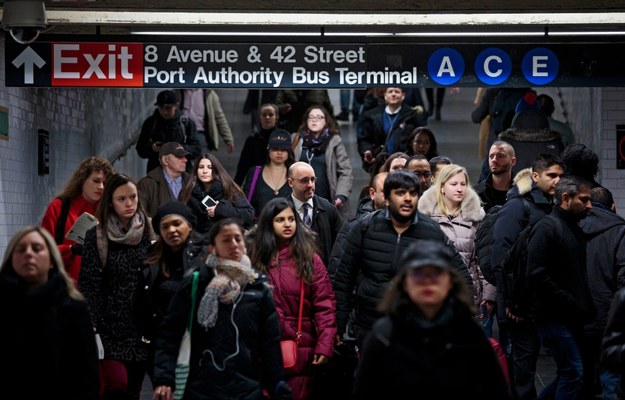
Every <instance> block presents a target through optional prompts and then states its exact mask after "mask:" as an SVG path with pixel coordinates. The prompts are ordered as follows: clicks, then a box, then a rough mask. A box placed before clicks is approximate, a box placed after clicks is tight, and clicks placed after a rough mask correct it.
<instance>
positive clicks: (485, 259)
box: [475, 197, 529, 285]
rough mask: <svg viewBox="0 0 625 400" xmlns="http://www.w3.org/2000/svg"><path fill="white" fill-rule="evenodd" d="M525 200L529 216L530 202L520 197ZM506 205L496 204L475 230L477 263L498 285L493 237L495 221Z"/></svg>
mask: <svg viewBox="0 0 625 400" xmlns="http://www.w3.org/2000/svg"><path fill="white" fill-rule="evenodd" d="M520 199H521V200H522V201H523V206H524V209H525V215H526V216H529V204H528V201H527V200H526V199H525V198H523V197H520ZM503 207H504V206H503V205H501V204H498V205H495V206H493V207H491V208H490V210H488V212H487V213H486V215H484V218H482V221H481V222H480V225H479V226H478V228H477V231H476V232H475V257H476V259H477V263H478V265H479V266H480V270H481V271H482V274H483V275H484V279H486V281H488V283H491V284H493V285H497V279H496V277H495V271H494V269H493V266H492V265H491V262H490V254H491V251H492V249H493V243H494V242H495V239H494V238H493V230H494V228H495V221H497V217H498V216H499V211H500V210H501V209H502V208H503Z"/></svg>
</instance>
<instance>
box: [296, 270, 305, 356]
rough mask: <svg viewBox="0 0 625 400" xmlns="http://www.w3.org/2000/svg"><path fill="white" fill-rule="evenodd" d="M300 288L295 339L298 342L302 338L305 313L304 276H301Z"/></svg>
mask: <svg viewBox="0 0 625 400" xmlns="http://www.w3.org/2000/svg"><path fill="white" fill-rule="evenodd" d="M299 286H300V288H299V314H298V315H297V333H296V334H295V341H296V342H297V344H299V342H300V341H301V340H302V314H303V313H304V277H301V278H300V285H299Z"/></svg>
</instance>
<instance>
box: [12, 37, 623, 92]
mask: <svg viewBox="0 0 625 400" xmlns="http://www.w3.org/2000/svg"><path fill="white" fill-rule="evenodd" d="M109 39H111V38H109ZM112 39H113V40H116V41H111V40H109V41H89V42H80V41H73V42H72V41H67V40H65V41H60V40H59V41H52V40H51V41H47V42H46V41H41V42H36V43H34V44H31V45H26V46H24V45H20V44H17V43H15V42H13V41H10V39H8V40H7V43H6V46H5V49H6V50H5V52H6V53H5V55H6V57H5V70H6V84H7V86H55V87H73V86H83V87H150V88H160V87H167V88H171V87H186V88H191V87H212V88H272V89H276V88H365V87H371V86H403V87H441V86H451V87H456V86H457V87H477V86H481V87H488V86H507V87H525V86H535V87H536V86H562V87H563V86H582V87H593V86H625V73H623V70H622V67H621V66H620V65H619V63H617V62H616V60H615V58H614V54H621V53H623V52H624V50H625V44H623V43H611V42H610V43H607V42H606V43H601V42H600V43H592V44H591V43H583V44H580V43H547V42H537V43H517V44H511V43H484V44H480V43H477V44H476V43H436V44H432V43H428V44H421V43H345V42H343V43H326V42H323V43H321V42H318V41H317V42H313V43H262V42H260V43H253V42H251V43H195V42H181V43H166V42H157V41H155V42H146V43H143V42H130V41H122V40H120V39H119V38H112Z"/></svg>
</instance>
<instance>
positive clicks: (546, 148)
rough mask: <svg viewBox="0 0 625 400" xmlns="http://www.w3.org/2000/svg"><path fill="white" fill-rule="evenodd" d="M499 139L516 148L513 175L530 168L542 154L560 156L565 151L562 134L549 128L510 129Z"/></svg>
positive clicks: (502, 133)
mask: <svg viewBox="0 0 625 400" xmlns="http://www.w3.org/2000/svg"><path fill="white" fill-rule="evenodd" d="M499 139H500V140H503V141H506V142H508V143H510V144H511V145H512V147H513V148H514V153H515V155H516V165H515V166H514V167H513V168H512V175H516V173H517V172H519V171H521V170H522V169H524V168H530V167H531V166H532V163H533V162H534V159H535V158H536V157H537V156H538V155H540V154H542V153H549V154H553V155H556V156H558V155H560V153H561V152H562V150H564V144H563V143H562V139H561V138H560V134H559V133H558V132H556V131H552V130H550V129H549V128H547V129H519V128H510V129H507V130H505V131H503V132H501V133H500V134H499Z"/></svg>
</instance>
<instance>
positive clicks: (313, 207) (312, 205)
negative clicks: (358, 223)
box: [288, 161, 343, 267]
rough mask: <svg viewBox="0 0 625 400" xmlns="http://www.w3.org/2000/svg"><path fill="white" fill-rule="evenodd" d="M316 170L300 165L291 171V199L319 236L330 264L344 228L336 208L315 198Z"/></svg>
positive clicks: (321, 199)
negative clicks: (336, 242)
mask: <svg viewBox="0 0 625 400" xmlns="http://www.w3.org/2000/svg"><path fill="white" fill-rule="evenodd" d="M316 179H317V178H316V177H315V171H314V170H313V168H312V167H311V166H310V164H308V163H305V162H301V161H300V162H296V163H294V164H293V165H291V167H290V168H289V179H288V181H289V186H291V188H292V189H293V192H292V194H291V200H292V201H293V203H294V204H295V209H296V210H297V213H298V214H299V216H300V218H301V219H302V221H304V224H306V225H307V226H308V227H309V228H310V229H311V230H312V231H313V232H315V233H317V235H318V240H319V242H318V244H319V248H320V250H321V252H322V254H321V259H322V260H323V262H324V264H325V265H326V267H327V265H328V262H329V260H330V253H331V252H332V246H333V245H334V241H335V240H336V236H337V234H338V232H339V230H340V229H341V226H342V225H343V220H342V218H341V215H340V214H339V212H338V210H337V209H336V207H335V206H334V205H333V204H332V203H330V202H329V201H327V200H326V199H324V198H322V197H319V196H317V195H315V181H316Z"/></svg>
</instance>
